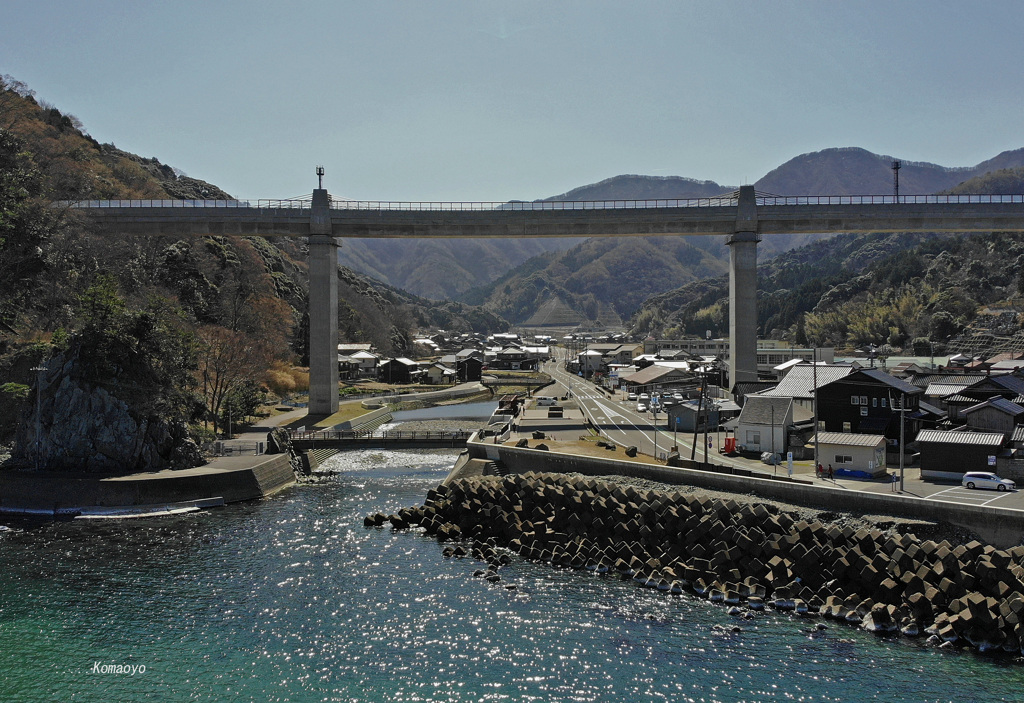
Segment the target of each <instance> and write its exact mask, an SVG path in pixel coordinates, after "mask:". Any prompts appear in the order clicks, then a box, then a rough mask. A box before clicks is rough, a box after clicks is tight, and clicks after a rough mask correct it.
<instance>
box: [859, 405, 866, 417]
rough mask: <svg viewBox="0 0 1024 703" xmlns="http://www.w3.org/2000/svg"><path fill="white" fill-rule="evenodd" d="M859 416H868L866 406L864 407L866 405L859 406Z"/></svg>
mask: <svg viewBox="0 0 1024 703" xmlns="http://www.w3.org/2000/svg"><path fill="white" fill-rule="evenodd" d="M860 416H861V417H867V416H868V406H866V405H862V406H860Z"/></svg>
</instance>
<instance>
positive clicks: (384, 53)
mask: <svg viewBox="0 0 1024 703" xmlns="http://www.w3.org/2000/svg"><path fill="white" fill-rule="evenodd" d="M1022 28H1024V3H1021V2H1018V1H1016V0H1014V1H1010V2H966V1H964V2H936V1H934V0H931V1H928V2H891V1H889V0H887V1H885V2H749V1H748V2H723V1H718V2H684V1H676V2H641V1H639V0H638V1H636V2H622V1H619V2H601V1H596V0H586V1H578V2H558V1H556V0H545V1H543V2H535V1H531V0H521V1H519V2H487V1H480V0H478V1H475V2H444V1H441V0H435V1H432V2H427V1H425V0H416V1H411V0H410V1H408V2H388V1H387V0H374V1H373V2H368V1H365V0H360V1H335V2H330V1H323V2H307V3H285V2H255V1H254V2H218V1H217V0H204V1H201V2H180V1H169V2H149V1H145V0H144V1H142V2H139V1H138V0H135V1H133V2H114V1H91V0H71V1H67V2H57V1H47V0H27V1H25V0H7V1H6V2H5V3H4V8H3V10H2V14H0V73H7V74H11V75H12V76H14V77H15V78H17V79H19V80H22V81H25V82H26V83H28V84H29V86H30V87H31V88H33V89H34V90H35V91H36V92H37V95H38V97H40V98H42V99H44V100H47V101H49V102H51V103H53V104H54V105H56V106H57V107H58V108H60V109H61V110H63V111H65V112H70V113H72V114H74V115H76V116H77V117H79V118H80V119H81V120H82V121H83V122H84V124H85V126H86V128H87V129H88V131H89V132H90V133H91V134H92V135H93V136H94V137H95V138H96V139H98V140H99V141H101V142H113V143H114V144H116V145H117V146H118V147H121V148H122V149H126V150H128V151H132V152H136V153H138V154H141V155H143V156H155V157H157V158H159V159H160V160H161V161H163V162H165V163H168V164H170V165H172V166H175V167H177V168H180V169H182V170H183V171H185V172H186V173H187V174H189V175H190V176H194V177H197V178H202V179H204V180H207V181H210V182H212V183H215V184H217V185H219V186H221V187H222V188H224V189H225V190H227V191H229V192H230V193H232V194H234V195H236V196H242V197H267V198H272V197H291V196H296V195H300V194H303V193H309V192H310V190H311V189H312V188H313V187H314V186H315V183H316V177H315V175H314V167H315V166H316V164H321V163H322V164H323V165H324V166H325V168H326V169H327V177H326V179H325V185H326V187H327V188H328V189H329V190H330V191H331V192H332V193H333V194H334V195H339V196H345V197H351V198H358V199H382V200H452V199H463V200H504V199H508V198H520V199H533V198H539V197H545V196H549V195H555V194H558V193H562V192H564V191H566V190H569V189H571V188H574V187H576V186H580V185H584V184H587V183H592V182H595V181H598V180H601V179H603V178H608V177H610V176H614V175H618V174H622V173H641V174H650V175H678V176H687V177H691V178H697V179H711V180H715V181H718V182H719V183H722V184H727V185H740V184H743V183H753V182H754V181H755V180H757V179H758V178H760V177H761V176H762V175H764V174H765V173H766V172H768V171H769V170H771V169H772V168H774V167H776V166H778V165H779V164H781V163H783V162H785V161H786V160H788V159H790V158H792V157H794V156H796V155H798V154H801V153H804V152H808V151H816V150H819V149H823V148H827V147H833V146H860V147H864V148H866V149H869V150H871V151H874V152H877V153H882V154H889V155H892V156H896V157H898V158H902V159H906V160H913V161H931V162H934V163H939V164H942V165H944V166H970V165H974V164H976V163H978V162H980V161H983V160H985V159H987V158H990V157H992V156H995V155H996V154H997V153H999V152H1001V151H1004V150H1007V149H1015V148H1020V147H1022V146H1024V133H1022V128H1024V119H1022V117H1024V41H1022V40H1021V29H1022Z"/></svg>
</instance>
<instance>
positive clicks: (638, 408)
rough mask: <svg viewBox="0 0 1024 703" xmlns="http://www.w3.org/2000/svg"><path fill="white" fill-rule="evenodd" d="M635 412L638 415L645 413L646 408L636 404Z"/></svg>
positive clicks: (641, 404)
mask: <svg viewBox="0 0 1024 703" xmlns="http://www.w3.org/2000/svg"><path fill="white" fill-rule="evenodd" d="M636 411H637V412H638V413H645V412H647V406H646V405H644V404H643V403H637V404H636Z"/></svg>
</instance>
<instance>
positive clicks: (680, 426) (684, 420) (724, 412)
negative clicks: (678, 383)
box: [666, 398, 740, 432]
mask: <svg viewBox="0 0 1024 703" xmlns="http://www.w3.org/2000/svg"><path fill="white" fill-rule="evenodd" d="M698 410H699V415H698ZM739 412H740V406H739V405H737V404H736V403H734V402H732V401H731V400H724V399H721V398H705V399H704V406H703V407H701V405H700V399H699V398H698V399H691V400H684V401H683V402H682V403H677V404H676V405H672V406H669V408H668V410H667V411H666V415H667V417H668V421H667V423H666V427H667V428H668V429H670V430H676V431H678V432H693V431H694V428H700V429H703V428H704V425H705V424H706V425H707V429H708V430H716V429H718V426H719V424H720V423H721V422H724V421H726V420H728V419H731V418H734V417H736V416H737V415H738V414H739Z"/></svg>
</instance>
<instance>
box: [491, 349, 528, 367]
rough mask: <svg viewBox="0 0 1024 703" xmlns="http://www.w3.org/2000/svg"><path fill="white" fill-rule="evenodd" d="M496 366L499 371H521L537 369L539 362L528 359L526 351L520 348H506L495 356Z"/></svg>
mask: <svg viewBox="0 0 1024 703" xmlns="http://www.w3.org/2000/svg"><path fill="white" fill-rule="evenodd" d="M494 365H495V367H496V368H499V369H508V370H510V371H521V370H525V369H531V368H532V369H535V368H537V360H536V359H530V358H528V356H527V353H526V351H525V350H523V349H520V348H519V347H505V348H504V349H502V350H501V351H499V352H497V353H496V354H495V355H494Z"/></svg>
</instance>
